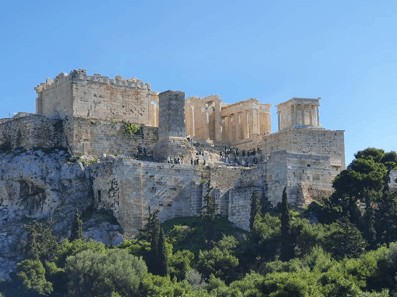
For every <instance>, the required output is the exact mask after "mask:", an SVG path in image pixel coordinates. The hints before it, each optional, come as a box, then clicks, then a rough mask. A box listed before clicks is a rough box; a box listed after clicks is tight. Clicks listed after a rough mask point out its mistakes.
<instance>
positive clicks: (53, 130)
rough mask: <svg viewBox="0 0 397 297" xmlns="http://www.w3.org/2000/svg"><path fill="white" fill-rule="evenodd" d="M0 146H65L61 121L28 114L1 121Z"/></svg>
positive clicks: (13, 147)
mask: <svg viewBox="0 0 397 297" xmlns="http://www.w3.org/2000/svg"><path fill="white" fill-rule="evenodd" d="M0 147H1V150H2V151H9V150H12V149H15V148H23V149H33V148H55V147H66V143H65V137H64V131H63V127H62V121H60V120H53V119H49V118H47V117H45V116H40V115H28V116H25V117H19V118H13V119H10V120H8V121H5V122H2V123H0Z"/></svg>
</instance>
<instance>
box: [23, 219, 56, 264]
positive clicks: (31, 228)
mask: <svg viewBox="0 0 397 297" xmlns="http://www.w3.org/2000/svg"><path fill="white" fill-rule="evenodd" d="M25 230H26V231H27V233H28V234H27V241H26V242H24V251H25V255H26V256H27V257H28V258H30V259H34V260H42V261H44V260H52V259H53V258H54V256H55V254H56V250H57V248H58V242H57V239H56V237H55V236H54V234H53V233H52V229H51V223H39V222H33V223H32V224H30V225H25Z"/></svg>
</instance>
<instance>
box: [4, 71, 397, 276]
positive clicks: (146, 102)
mask: <svg viewBox="0 0 397 297" xmlns="http://www.w3.org/2000/svg"><path fill="white" fill-rule="evenodd" d="M36 91H37V94H38V98H37V113H38V114H39V115H29V114H25V113H20V114H18V115H17V116H16V117H15V118H13V119H0V151H1V153H0V260H3V261H2V262H1V261H0V278H1V277H6V275H7V274H8V272H9V271H11V270H12V269H14V268H15V263H16V262H17V261H18V260H19V259H18V257H17V251H16V246H17V243H18V242H19V241H20V240H21V238H22V237H23V236H24V234H25V232H24V229H23V223H24V222H29V221H32V220H38V219H50V218H51V219H52V220H53V221H54V230H55V232H56V233H57V234H58V235H60V236H61V237H66V236H68V234H69V230H70V225H71V222H72V220H73V217H74V214H75V211H76V209H79V210H81V211H82V212H84V211H85V210H86V212H84V214H85V215H84V225H83V227H84V231H85V236H86V237H87V238H88V237H92V238H95V239H97V240H100V241H103V242H105V243H107V244H115V245H117V244H119V243H120V242H121V241H122V240H123V238H124V237H127V238H128V237H132V236H135V235H136V234H137V233H138V231H139V230H140V229H141V228H142V227H143V226H144V224H145V223H146V219H147V217H148V214H149V210H150V211H154V210H159V218H160V220H161V221H165V220H167V219H170V218H175V217H181V216H195V215H199V214H200V212H201V211H202V209H203V206H205V205H204V204H205V199H204V197H205V195H206V194H207V193H208V192H209V195H211V197H212V198H213V200H214V201H215V203H216V204H217V211H218V213H219V214H221V215H224V216H227V217H228V219H229V220H230V221H231V222H233V223H235V224H236V225H237V226H239V227H241V228H243V229H246V230H248V228H249V214H250V206H249V205H250V199H251V196H252V193H253V192H254V191H257V192H258V193H259V194H260V195H261V194H262V193H264V194H266V195H267V196H268V197H269V199H270V201H271V202H272V203H273V204H277V203H278V202H279V201H281V197H282V191H283V188H284V187H287V191H288V198H289V201H290V203H292V204H295V205H296V206H302V205H304V204H307V203H309V202H311V201H312V200H314V199H319V198H323V197H327V196H328V195H329V194H330V193H331V191H332V187H331V184H332V179H333V178H334V177H335V176H336V175H337V174H338V173H339V172H340V171H341V170H343V169H344V167H345V161H344V135H343V133H344V132H343V131H330V130H326V129H323V128H321V126H320V120H319V112H318V111H319V110H318V108H319V99H310V98H292V99H291V100H288V101H286V102H284V103H281V104H280V105H278V112H279V123H278V124H279V132H277V133H273V134H271V123H270V105H268V104H261V103H260V102H259V100H257V99H249V100H245V101H242V102H238V103H235V104H230V105H225V104H222V102H221V100H220V98H219V97H217V96H209V97H206V98H202V99H201V98H190V99H188V100H187V101H186V102H185V100H184V96H185V95H184V93H183V92H179V91H166V92H163V93H161V94H160V95H157V93H155V92H153V91H152V90H151V88H150V86H149V85H148V84H145V83H143V82H141V81H139V80H137V79H129V80H126V79H123V78H121V77H119V76H118V77H115V78H114V79H110V78H108V77H105V76H101V75H98V74H94V75H92V76H88V75H87V74H86V72H85V70H74V71H72V72H71V73H70V74H69V75H67V74H60V75H58V76H57V77H56V78H55V79H54V80H47V82H46V83H44V84H41V85H39V86H38V87H37V88H36ZM157 127H158V128H157ZM187 134H190V135H187ZM230 145H233V146H235V147H237V148H238V149H237V148H232V147H230ZM57 147H58V148H60V149H55V148H57ZM40 149H43V150H40ZM70 156H72V158H70ZM77 158H78V159H77ZM138 159H139V160H138ZM77 160H79V161H81V163H78V162H77ZM143 160H145V161H143ZM154 161H156V162H154ZM159 161H161V162H159ZM83 164H84V166H83ZM392 176H393V177H396V176H397V175H396V174H394V172H392ZM394 179H395V178H394ZM395 184H396V183H395V182H393V181H392V182H391V187H395V188H397V187H396V186H395Z"/></svg>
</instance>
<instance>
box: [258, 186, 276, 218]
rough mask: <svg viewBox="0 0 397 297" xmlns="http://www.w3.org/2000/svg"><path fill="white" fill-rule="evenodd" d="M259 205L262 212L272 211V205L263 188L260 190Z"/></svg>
mask: <svg viewBox="0 0 397 297" xmlns="http://www.w3.org/2000/svg"><path fill="white" fill-rule="evenodd" d="M261 207H262V210H261V212H262V214H265V213H272V212H273V211H274V209H273V205H272V203H271V202H270V201H269V197H268V196H267V195H266V191H265V189H264V190H263V192H262V197H261Z"/></svg>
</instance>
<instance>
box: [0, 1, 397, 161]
mask: <svg viewBox="0 0 397 297" xmlns="http://www.w3.org/2000/svg"><path fill="white" fill-rule="evenodd" d="M0 38H1V39H0V40H1V41H0V54H1V59H0V66H1V71H0V87H1V91H0V104H1V107H0V117H8V116H9V115H10V114H11V115H12V114H13V113H15V112H17V111H29V112H34V110H35V98H36V94H35V91H34V89H33V88H34V87H35V86H36V85H38V84H39V83H40V82H44V81H45V79H46V78H48V77H49V78H53V77H55V76H56V75H58V74H59V73H61V72H67V73H69V72H70V71H71V70H72V69H79V68H83V69H87V72H88V74H94V73H100V74H102V75H106V76H109V77H114V76H115V75H118V74H119V75H122V76H123V77H126V78H130V77H138V78H139V79H141V80H143V81H145V82H149V83H151V85H152V89H153V90H156V91H165V90H169V89H171V90H181V91H184V92H185V93H186V96H193V95H195V96H200V97H204V96H207V95H211V94H218V95H220V96H221V97H222V99H223V101H224V102H226V103H232V102H236V101H239V100H244V99H247V98H258V99H259V100H261V101H262V102H263V103H270V104H272V105H273V107H272V114H273V122H272V125H273V131H276V130H277V120H276V117H275V116H276V108H275V105H277V104H278V103H281V102H283V101H286V100H288V99H290V98H292V97H314V98H316V97H321V101H320V104H321V107H320V119H321V124H322V126H323V127H325V128H328V129H335V130H345V131H346V132H345V146H346V161H347V163H349V162H350V161H351V160H352V158H353V154H354V153H355V152H357V151H358V150H362V149H364V148H367V147H371V146H372V147H378V148H382V149H384V150H386V151H390V150H397V137H396V136H397V125H396V123H397V103H396V99H397V1H395V0H390V1H387V0H385V1H373V0H371V1H369V0H361V1H356V0H350V1H347V0H344V1H340V0H333V1H329V0H327V1H322V0H310V1H306V0H295V1H292V0H291V1H283V0H279V1H276V0H272V1H270V0H255V1H250V0H244V1H242V0H241V1H234V0H199V1H198V0H197V1H196V0H140V1H137V0H130V1H127V0H126V1H121V0H115V1H105V0H102V1H100V0H96V1H91V0H89V1H87V0H80V1H75V0H69V1H55V0H53V1H40V0H35V1H28V0H26V1H18V0H15V1H2V5H1V10H0Z"/></svg>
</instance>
